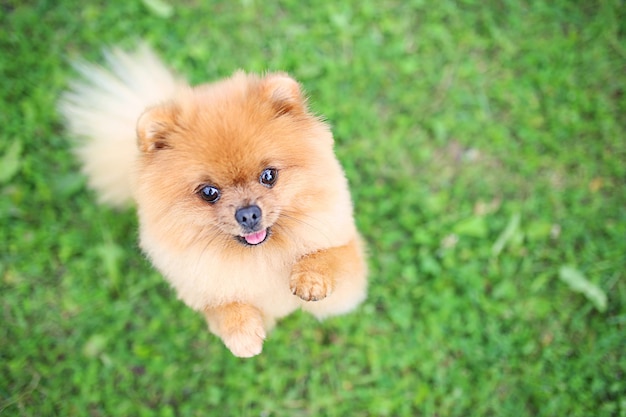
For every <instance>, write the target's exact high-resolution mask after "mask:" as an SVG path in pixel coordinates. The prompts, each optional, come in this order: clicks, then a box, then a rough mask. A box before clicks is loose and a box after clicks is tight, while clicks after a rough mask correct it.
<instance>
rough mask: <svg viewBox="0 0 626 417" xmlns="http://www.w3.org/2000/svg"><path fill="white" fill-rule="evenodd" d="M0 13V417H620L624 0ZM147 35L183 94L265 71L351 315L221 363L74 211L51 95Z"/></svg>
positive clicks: (162, 289)
mask: <svg viewBox="0 0 626 417" xmlns="http://www.w3.org/2000/svg"><path fill="white" fill-rule="evenodd" d="M161 1H162V0H144V1H139V0H131V1H121V0H116V1H109V2H101V1H92V0H86V1H83V2H77V1H70V0H58V1H46V0H41V1H35V0H32V1H30V0H23V1H17V0H8V1H2V2H1V5H0V75H1V76H2V81H1V82H0V291H1V296H2V310H1V311H0V414H2V415H7V416H64V417H65V416H94V417H96V416H294V417H298V416H422V415H423V416H516V417H520V416H581V417H582V416H621V417H624V416H626V272H625V271H626V268H625V267H626V188H625V184H626V8H625V7H624V2H623V1H619V0H607V1H597V2H585V1H578V0H577V1H569V0H557V1H512V0H502V1H494V0H489V1H484V2H477V1H470V0H467V1H459V2H455V1H450V0H442V1H439V2H426V1H423V0H411V1H396V0H389V1H372V0H358V1H357V0H350V1H341V2H338V1H318V2H311V5H306V3H304V2H300V1H294V0H286V1H281V2H272V1H267V2H261V1H255V0H243V1H238V2H235V1H221V2H217V1H192V0H188V1H180V2H174V1H172V0H170V1H169V3H162V2H161ZM142 39H143V40H145V41H146V42H148V43H149V44H151V45H152V46H153V47H154V48H155V49H157V50H158V51H159V53H160V54H161V56H162V57H163V58H164V59H165V60H167V62H169V63H170V64H171V66H172V67H173V68H175V69H176V70H177V71H178V72H180V73H182V74H185V75H186V76H187V77H188V78H189V79H190V80H191V81H192V82H194V83H199V82H204V81H208V80H214V79H217V78H219V77H223V76H226V75H229V74H231V73H232V72H234V71H235V70H237V69H239V68H243V69H245V70H248V71H256V72H263V71H266V70H283V71H287V72H289V73H290V74H292V75H293V76H294V77H296V78H297V79H298V80H299V81H301V83H302V84H303V86H304V88H305V89H306V91H307V92H308V95H309V97H310V102H311V106H312V108H313V109H314V110H315V111H316V112H317V113H319V114H321V115H324V117H325V118H326V119H327V120H328V121H329V123H330V124H331V125H332V128H333V131H334V133H335V138H336V150H337V154H338V156H339V158H340V159H341V161H342V163H343V165H344V167H345V168H346V172H347V176H348V178H349V180H350V182H351V186H352V193H353V196H354V200H355V209H356V217H357V222H358V225H359V227H360V229H361V230H362V232H363V235H364V236H365V238H366V240H367V242H368V247H369V265H370V290H369V296H368V299H367V301H366V302H365V303H364V304H363V305H362V306H361V307H360V308H359V309H358V310H357V311H355V312H354V313H352V314H349V315H347V316H344V317H338V318H333V319H330V320H327V321H325V322H322V323H319V322H317V321H316V320H315V319H313V318H312V317H310V316H308V315H306V314H304V313H296V314H294V315H292V316H290V317H288V318H286V319H285V320H283V321H282V322H281V323H280V324H279V326H278V327H277V328H276V329H275V330H274V332H273V333H272V334H271V335H270V337H269V339H268V340H267V342H266V343H265V347H264V352H263V354H262V355H260V356H258V357H256V358H253V359H247V360H244V359H238V358H235V357H233V356H232V355H231V354H230V353H229V351H228V350H227V349H226V348H225V347H224V346H223V345H222V343H221V342H220V340H219V339H217V338H216V337H214V336H212V335H211V334H209V333H208V331H207V329H206V325H205V322H204V320H203V318H202V317H201V316H199V315H197V314H196V313H194V312H193V311H191V310H190V309H188V308H187V307H185V306H184V305H183V304H182V303H181V302H180V301H178V300H177V299H176V296H175V294H174V293H173V291H172V290H171V289H170V288H169V287H168V285H167V284H166V283H165V281H164V280H163V279H162V278H161V277H160V275H159V274H158V273H157V272H156V271H154V270H153V269H152V267H151V266H150V265H149V263H148V262H147V261H146V260H145V259H144V257H143V256H142V255H141V253H140V251H139V250H138V248H137V243H136V239H137V231H136V228H137V222H136V218H135V215H134V212H133V211H132V210H131V209H129V210H127V211H123V212H119V211H115V210H112V209H110V208H107V207H101V206H98V205H96V204H95V196H94V195H93V193H91V192H90V191H89V190H88V189H87V188H86V186H85V179H84V178H83V177H82V176H80V175H78V172H79V168H78V164H77V162H76V161H75V160H74V158H73V157H72V153H71V150H70V145H69V143H70V141H69V138H68V137H67V136H66V135H65V134H64V131H63V126H62V123H61V120H60V117H59V115H58V114H57V113H56V111H55V103H56V102H57V100H58V97H59V94H60V93H61V92H62V91H63V90H64V89H65V88H66V86H67V83H68V81H69V80H70V79H71V78H72V77H73V76H75V74H74V72H73V70H72V68H71V66H70V65H69V63H68V62H69V60H70V59H72V58H76V57H79V56H82V57H86V58H88V59H90V60H95V61H99V60H101V59H102V55H101V49H102V48H103V47H105V46H108V45H121V46H124V47H132V46H133V45H135V44H136V43H137V42H138V41H139V40H142Z"/></svg>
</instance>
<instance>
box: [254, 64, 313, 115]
mask: <svg viewBox="0 0 626 417" xmlns="http://www.w3.org/2000/svg"><path fill="white" fill-rule="evenodd" d="M262 85H263V93H264V95H265V98H266V99H268V100H269V101H270V102H271V103H272V105H273V106H274V109H275V110H276V115H277V116H282V115H283V114H287V113H291V114H302V113H305V112H306V111H307V105H306V98H305V97H304V95H303V94H302V90H301V89H300V84H298V82H297V81H296V80H294V79H293V78H291V77H289V76H288V75H287V74H284V73H274V74H269V75H267V76H265V78H263V81H262Z"/></svg>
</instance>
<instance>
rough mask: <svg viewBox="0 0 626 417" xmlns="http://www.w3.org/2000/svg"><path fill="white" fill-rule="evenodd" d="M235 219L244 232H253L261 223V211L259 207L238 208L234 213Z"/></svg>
mask: <svg viewBox="0 0 626 417" xmlns="http://www.w3.org/2000/svg"><path fill="white" fill-rule="evenodd" d="M235 219H237V223H239V224H240V225H241V226H242V227H243V228H244V229H246V230H255V228H256V227H257V225H258V224H259V223H260V222H261V209H260V208H259V206H248V207H241V208H238V209H237V211H236V212H235Z"/></svg>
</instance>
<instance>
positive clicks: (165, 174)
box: [136, 72, 345, 247]
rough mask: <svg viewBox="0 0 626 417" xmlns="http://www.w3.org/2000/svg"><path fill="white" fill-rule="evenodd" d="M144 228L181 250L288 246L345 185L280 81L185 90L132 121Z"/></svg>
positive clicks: (238, 79) (319, 125)
mask: <svg viewBox="0 0 626 417" xmlns="http://www.w3.org/2000/svg"><path fill="white" fill-rule="evenodd" d="M137 132H138V145H139V149H140V151H141V152H140V161H139V162H140V163H139V171H138V175H137V187H136V189H137V200H138V203H139V207H138V209H139V213H140V218H141V221H142V223H143V224H144V225H148V226H150V227H152V228H153V229H155V228H157V229H158V230H159V231H160V233H161V234H163V235H167V234H170V235H171V238H172V239H177V240H180V242H179V244H191V243H193V242H202V243H200V244H207V245H208V244H213V243H219V244H221V245H223V246H229V245H239V246H241V245H243V246H253V247H256V246H264V245H267V244H270V242H275V243H276V242H281V243H282V244H287V243H288V242H289V241H291V242H293V241H295V240H298V239H303V238H305V237H304V236H301V235H302V232H301V231H296V230H301V229H302V225H304V224H308V225H309V226H310V228H311V231H313V229H315V228H316V227H317V226H316V224H315V221H316V220H315V218H311V217H310V213H311V212H316V211H320V210H332V208H331V207H327V208H326V207H325V204H327V202H328V201H329V200H328V198H326V197H325V194H326V193H327V192H328V190H329V189H335V188H336V186H334V185H333V184H335V183H337V182H339V183H343V182H344V181H345V180H344V178H343V174H342V171H341V169H340V167H339V166H338V163H337V161H336V158H335V157H334V154H333V151H332V142H333V140H332V135H331V134H330V131H329V129H328V127H327V126H326V124H324V123H323V122H321V121H320V120H319V119H318V118H317V117H315V116H314V115H312V114H311V113H310V112H309V110H308V108H307V105H306V100H305V98H304V97H303V94H302V92H301V90H300V86H299V84H298V83H297V82H296V81H294V80H293V79H291V78H290V77H288V76H286V75H284V74H270V75H267V76H264V77H259V76H255V75H247V74H244V73H241V72H239V73H236V74H235V75H234V76H233V77H231V78H228V79H226V80H224V81H221V82H218V83H214V84H207V85H203V86H199V87H196V88H190V89H188V90H186V91H183V92H181V93H180V94H179V95H178V96H177V97H176V98H175V99H174V100H172V101H171V102H168V103H164V104H162V105H159V106H156V107H154V108H151V109H149V110H147V111H146V112H145V113H144V114H143V115H142V116H141V118H140V119H139V122H138V128H137Z"/></svg>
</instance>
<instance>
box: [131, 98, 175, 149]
mask: <svg viewBox="0 0 626 417" xmlns="http://www.w3.org/2000/svg"><path fill="white" fill-rule="evenodd" d="M177 113H178V110H177V109H176V107H175V106H174V105H172V104H164V105H160V106H156V107H152V108H149V109H148V110H146V111H145V112H144V113H143V114H142V115H141V116H140V117H139V120H138V121H137V140H138V145H139V150H141V152H152V151H156V150H160V149H167V148H169V147H170V143H169V136H170V134H171V132H172V131H173V130H174V128H175V127H176V115H177Z"/></svg>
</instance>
